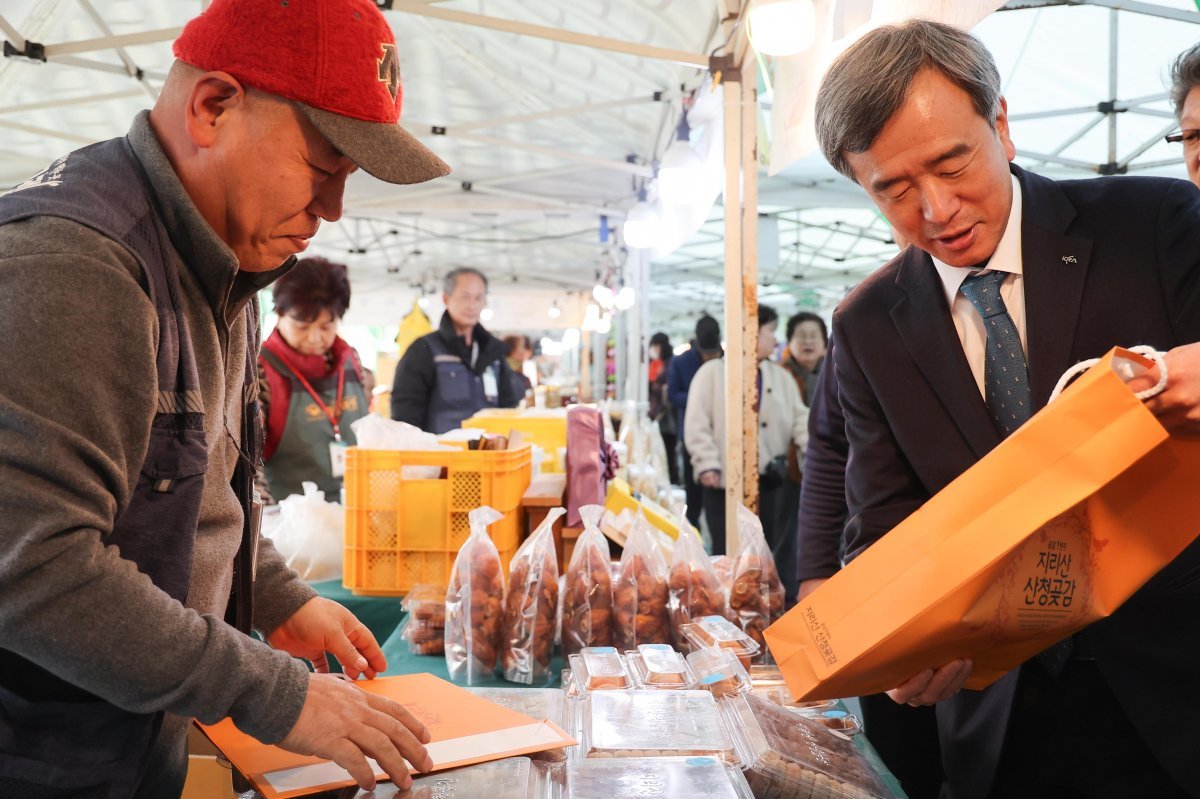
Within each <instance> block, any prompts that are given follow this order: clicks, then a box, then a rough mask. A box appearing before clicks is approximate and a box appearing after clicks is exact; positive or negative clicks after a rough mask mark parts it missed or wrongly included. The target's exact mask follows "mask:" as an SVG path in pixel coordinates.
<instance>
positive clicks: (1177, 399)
mask: <svg viewBox="0 0 1200 799" xmlns="http://www.w3.org/2000/svg"><path fill="white" fill-rule="evenodd" d="M815 108H816V114H815V122H816V130H817V138H818V141H819V143H820V145H821V149H822V152H823V153H824V155H825V157H826V159H827V160H828V161H829V162H830V163H831V164H832V165H833V166H834V167H835V168H836V169H837V170H838V171H839V172H841V173H842V174H843V175H845V176H847V177H849V178H850V179H852V180H854V181H855V182H856V183H858V184H859V185H860V186H862V188H863V190H864V191H865V192H866V194H867V196H868V197H869V198H870V199H871V201H872V202H873V203H875V205H876V206H877V207H878V208H879V210H880V212H881V213H882V214H883V216H884V217H886V218H887V220H888V222H889V223H890V224H891V225H892V227H893V228H894V229H895V230H896V232H897V233H898V234H899V235H900V236H902V237H903V238H904V239H905V240H907V241H908V242H909V243H910V246H909V247H907V248H906V249H905V250H904V251H903V252H901V253H900V254H899V255H898V256H897V257H896V258H895V259H893V260H892V261H891V262H889V263H888V264H887V265H885V266H884V267H882V268H881V269H879V270H877V271H876V272H875V273H874V274H873V275H871V276H870V277H869V278H867V279H866V280H864V281H863V282H861V283H860V284H859V285H858V286H857V287H856V288H855V289H854V291H852V292H851V293H850V295H849V296H848V297H847V298H846V299H845V300H844V301H843V302H842V303H841V304H840V305H839V306H838V309H837V310H836V311H835V312H834V316H833V336H832V337H833V340H834V342H835V345H836V348H837V349H836V355H835V358H834V368H835V370H836V375H837V381H838V397H839V400H840V404H841V407H842V412H843V414H844V416H845V432H846V437H847V441H848V442H849V457H848V461H847V466H846V473H845V479H846V505H847V520H848V521H847V524H846V528H845V533H844V535H845V541H846V558H847V559H852V558H854V557H856V556H857V555H858V554H859V553H861V552H863V551H864V550H865V549H866V548H867V547H870V546H872V545H874V543H875V542H876V541H878V540H879V539H880V538H881V537H882V536H884V535H886V534H887V533H888V532H889V531H890V530H892V529H894V528H895V527H896V525H897V524H900V523H901V522H903V521H904V520H905V519H906V518H909V517H910V515H911V514H913V513H914V512H916V511H917V510H918V509H919V508H921V507H922V506H923V505H925V503H927V502H929V501H930V499H931V498H933V497H934V496H935V495H936V494H937V493H938V492H939V491H941V490H942V489H943V488H945V487H946V486H947V485H948V484H950V483H951V482H952V481H955V480H957V479H958V478H959V477H960V476H961V475H962V474H963V473H965V472H966V471H967V470H969V469H970V468H971V467H972V466H974V465H975V464H976V463H978V462H980V459H982V458H985V457H986V455H987V454H988V453H989V452H991V451H992V450H993V449H994V448H995V447H997V446H1002V444H1001V442H1003V441H1004V440H1005V439H1006V437H1007V436H1009V435H1010V434H1012V433H1013V432H1014V431H1016V430H1019V429H1020V426H1021V425H1022V424H1023V423H1024V422H1025V421H1026V420H1027V419H1028V418H1030V416H1032V414H1034V413H1036V412H1037V411H1038V410H1039V409H1040V408H1042V407H1043V406H1045V404H1046V403H1047V402H1048V401H1049V397H1050V394H1051V392H1052V390H1053V388H1054V385H1055V383H1056V382H1057V381H1058V379H1059V377H1060V376H1061V375H1062V374H1063V372H1064V371H1066V370H1067V369H1068V368H1069V367H1070V366H1072V365H1073V364H1075V363H1078V362H1079V361H1081V360H1084V359H1086V358H1090V357H1096V356H1100V355H1103V354H1104V353H1105V352H1107V351H1108V350H1109V349H1111V348H1112V347H1114V346H1120V345H1129V344H1131V343H1133V342H1137V343H1141V344H1148V345H1150V346H1153V347H1155V348H1156V349H1159V350H1162V351H1164V352H1165V353H1166V355H1165V356H1164V362H1165V364H1166V372H1167V373H1166V374H1165V375H1163V377H1165V378H1166V380H1165V387H1164V390H1163V392H1162V393H1161V394H1159V395H1157V396H1154V397H1152V398H1150V399H1149V400H1147V401H1146V402H1145V405H1146V408H1147V409H1148V410H1149V411H1150V412H1151V413H1153V414H1154V415H1155V416H1156V417H1157V419H1158V420H1159V422H1160V423H1161V424H1162V425H1163V427H1164V428H1165V429H1166V430H1168V431H1170V432H1171V433H1172V434H1175V435H1180V436H1195V435H1197V434H1198V433H1200V421H1198V420H1200V402H1198V401H1197V397H1200V343H1197V342H1200V280H1198V279H1197V276H1198V275H1200V225H1197V224H1196V220H1197V219H1200V191H1198V190H1197V187H1196V186H1195V185H1193V184H1191V183H1188V182H1186V181H1181V180H1172V179H1169V178H1157V177H1140V176H1139V177H1129V176H1119V177H1117V176H1114V177H1101V178H1093V179H1089V180H1062V181H1055V180H1049V179H1047V178H1044V177H1041V176H1039V175H1036V174H1033V173H1031V172H1028V171H1026V170H1024V169H1022V168H1020V167H1018V166H1016V165H1014V164H1013V163H1012V160H1013V159H1014V158H1015V157H1016V145H1015V143H1014V141H1013V138H1012V136H1011V131H1010V126H1009V121H1010V118H1009V117H1008V107H1007V103H1006V101H1005V99H1004V98H1003V97H1002V95H1001V81H1000V75H999V72H998V70H997V69H996V64H995V61H994V59H993V58H992V56H991V54H990V53H989V52H988V51H987V49H986V48H985V47H984V46H983V44H982V43H981V42H980V41H979V40H978V39H977V38H975V37H974V36H972V35H971V34H969V33H968V32H966V31H963V30H961V29H959V28H956V27H953V26H951V25H945V24H941V23H937V22H932V21H928V20H921V19H913V20H909V21H907V22H905V23H903V24H900V25H885V26H881V27H879V28H876V29H874V30H872V31H870V32H869V33H867V34H865V35H864V36H863V37H862V38H861V39H859V40H858V41H857V42H855V43H854V44H852V45H851V46H850V47H849V48H848V49H846V50H845V51H844V52H843V53H842V54H841V55H840V56H838V58H837V59H836V60H835V61H834V62H833V64H832V65H831V66H830V68H829V70H828V71H827V72H826V74H825V76H824V78H823V79H822V83H821V87H820V89H819V91H818V93H817V98H816V106H815ZM1000 367H1003V368H1000ZM1158 378H1159V374H1158V369H1157V367H1156V368H1153V369H1151V370H1148V371H1147V372H1146V373H1144V374H1141V375H1138V376H1137V377H1134V378H1133V379H1131V380H1130V381H1129V384H1128V388H1129V390H1130V391H1132V392H1138V391H1141V390H1144V389H1146V388H1148V387H1150V386H1153V385H1154V384H1155V383H1156V382H1157V380H1158ZM1145 532H1146V534H1147V535H1148V536H1152V535H1153V533H1154V531H1153V530H1149V529H1148V530H1146V531H1145ZM1197 575H1200V541H1197V542H1193V544H1191V545H1190V546H1189V547H1187V548H1185V549H1184V550H1183V552H1181V553H1180V554H1179V555H1178V556H1177V557H1176V558H1175V559H1174V560H1173V561H1172V562H1171V563H1170V564H1168V565H1167V566H1165V567H1164V568H1163V569H1162V570H1161V571H1160V572H1159V573H1158V574H1157V575H1155V576H1154V577H1153V578H1151V580H1150V581H1149V582H1147V583H1146V584H1145V585H1144V586H1143V587H1142V588H1141V589H1139V590H1138V591H1137V592H1136V593H1135V594H1134V595H1133V596H1132V597H1130V598H1129V600H1128V601H1126V602H1125V603H1124V604H1123V605H1121V606H1120V607H1119V608H1117V609H1116V610H1114V611H1113V612H1112V614H1111V615H1110V616H1108V617H1107V618H1105V619H1103V620H1102V621H1099V622H1097V623H1095V624H1092V625H1090V626H1088V627H1086V628H1084V629H1083V630H1081V631H1079V632H1078V633H1076V634H1075V635H1072V636H1068V637H1066V638H1064V639H1063V640H1062V641H1060V642H1058V643H1056V644H1055V645H1053V646H1051V647H1049V648H1048V649H1047V650H1046V651H1045V652H1043V653H1041V654H1039V655H1038V656H1036V657H1034V658H1030V659H1029V660H1028V661H1026V662H1025V663H1023V664H1021V665H1020V666H1019V667H1018V668H1015V669H1013V670H1012V671H1010V672H1008V673H1007V674H1005V675H1003V676H1001V677H1000V678H999V679H997V680H995V681H994V682H992V683H991V684H990V685H988V686H987V687H986V688H984V689H982V690H978V691H976V690H962V688H963V686H964V684H965V682H966V681H967V679H968V678H969V677H970V675H971V674H972V670H973V664H972V662H971V661H970V660H967V659H964V658H954V657H953V654H954V653H947V657H946V659H945V662H943V663H942V664H930V666H931V668H928V669H925V670H924V671H922V672H920V673H917V674H913V675H912V677H911V678H909V679H907V680H903V681H901V682H900V684H898V685H896V686H895V687H894V688H893V689H892V690H891V691H889V692H888V693H889V695H890V696H891V697H892V698H893V699H894V700H895V701H896V702H897V703H901V704H912V705H936V717H937V723H938V731H939V739H940V744H941V750H942V762H943V766H944V769H945V774H946V785H945V786H944V789H943V790H944V793H943V794H942V795H943V796H947V797H950V799H985V798H986V799H1024V798H1025V797H1029V796H1078V797H1088V798H1089V799H1097V798H1099V797H1125V796H1154V797H1156V799H1163V798H1164V797H1172V798H1174V797H1185V796H1191V797H1196V796H1200V761H1198V760H1197V759H1196V757H1195V746H1194V742H1195V741H1197V740H1200V715H1198V714H1196V713H1194V712H1191V708H1194V707H1195V705H1196V702H1195V699H1194V691H1195V683H1196V680H1197V678H1198V677H1200V636H1197V635H1196V634H1195V633H1196V619H1197V618H1200V580H1198V579H1197ZM1181 706H1182V707H1185V708H1187V710H1186V711H1185V712H1181V713H1175V714H1173V715H1172V718H1171V724H1170V725H1168V726H1164V725H1163V724H1162V714H1161V712H1159V708H1163V707H1181Z"/></svg>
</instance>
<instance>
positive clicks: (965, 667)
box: [887, 660, 975, 707]
mask: <svg viewBox="0 0 1200 799" xmlns="http://www.w3.org/2000/svg"><path fill="white" fill-rule="evenodd" d="M974 666H975V664H974V663H972V662H971V661H970V660H952V661H950V662H949V663H947V664H946V665H945V666H941V667H939V668H936V669H926V670H925V671H923V672H921V673H920V674H918V675H916V676H915V677H910V678H909V679H907V680H905V681H904V682H902V683H900V685H899V686H897V687H895V688H893V689H892V690H890V691H888V692H887V695H888V696H890V697H891V698H892V701H894V702H895V703H896V704H898V705H912V706H913V707H919V706H921V705H933V704H937V703H938V702H941V701H942V700H943V699H949V698H950V697H952V696H954V695H955V694H956V693H958V692H959V691H960V690H962V687H963V684H964V683H965V682H966V681H967V678H968V677H970V676H971V669H972V668H974Z"/></svg>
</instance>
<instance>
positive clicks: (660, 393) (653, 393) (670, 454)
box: [648, 331, 680, 485]
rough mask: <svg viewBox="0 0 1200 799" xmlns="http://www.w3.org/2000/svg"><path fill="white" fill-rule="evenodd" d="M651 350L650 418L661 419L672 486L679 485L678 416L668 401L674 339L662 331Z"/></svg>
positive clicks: (661, 429)
mask: <svg viewBox="0 0 1200 799" xmlns="http://www.w3.org/2000/svg"><path fill="white" fill-rule="evenodd" d="M649 350H650V351H649V353H648V355H649V356H650V358H649V359H650V394H649V397H650V420H651V421H653V422H658V430H659V432H660V433H661V434H662V439H663V446H664V447H665V448H666V450H667V472H668V477H669V478H670V480H671V485H679V484H680V483H679V457H678V453H677V451H676V449H677V447H676V444H677V443H678V441H679V435H678V433H677V430H678V428H677V427H676V426H675V425H676V423H677V419H676V416H675V413H674V411H672V410H671V405H670V403H669V402H668V401H667V372H668V371H669V370H670V366H671V358H673V357H674V355H675V353H674V351H673V350H672V349H671V339H670V338H668V337H667V334H666V333H663V332H662V331H659V332H658V333H655V334H654V335H653V336H651V337H650V347H649Z"/></svg>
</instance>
